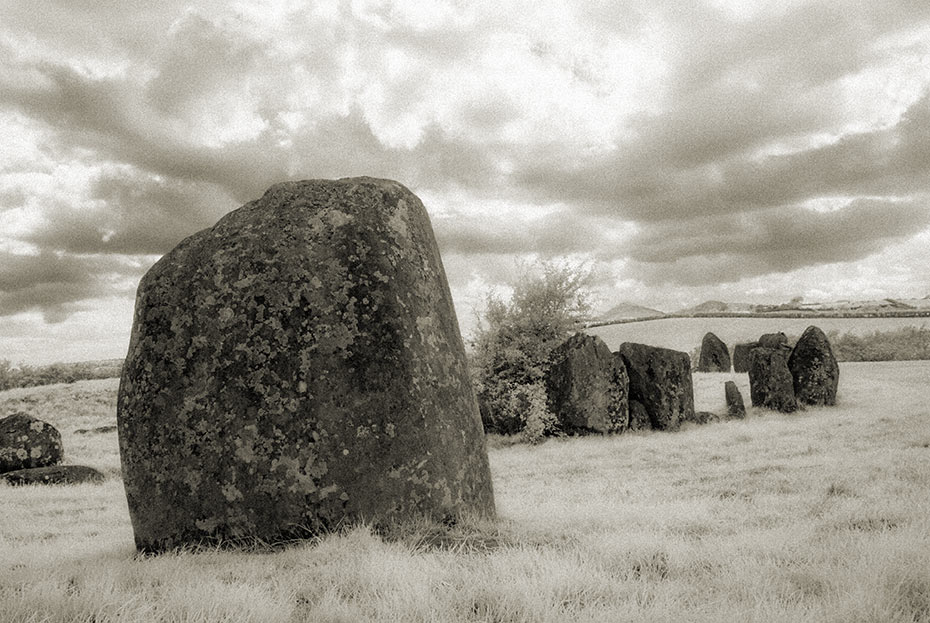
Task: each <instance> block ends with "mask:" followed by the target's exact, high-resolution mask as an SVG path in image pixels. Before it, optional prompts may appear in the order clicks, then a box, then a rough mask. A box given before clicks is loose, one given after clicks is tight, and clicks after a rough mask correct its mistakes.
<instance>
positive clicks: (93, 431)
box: [74, 426, 116, 435]
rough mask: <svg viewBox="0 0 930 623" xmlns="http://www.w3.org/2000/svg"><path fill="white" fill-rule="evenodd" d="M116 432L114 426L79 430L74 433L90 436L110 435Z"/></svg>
mask: <svg viewBox="0 0 930 623" xmlns="http://www.w3.org/2000/svg"><path fill="white" fill-rule="evenodd" d="M115 431H116V426H98V427H96V428H79V429H77V430H76V431H74V434H75V435H91V434H94V435H96V434H102V433H112V432H115Z"/></svg>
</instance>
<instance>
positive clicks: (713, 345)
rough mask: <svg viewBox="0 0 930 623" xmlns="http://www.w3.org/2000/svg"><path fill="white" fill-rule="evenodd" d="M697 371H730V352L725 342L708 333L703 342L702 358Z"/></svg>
mask: <svg viewBox="0 0 930 623" xmlns="http://www.w3.org/2000/svg"><path fill="white" fill-rule="evenodd" d="M697 369H698V372H729V371H730V351H729V350H727V345H726V344H724V343H723V340H721V339H720V338H719V337H717V336H716V335H714V334H713V333H707V334H706V335H705V336H704V339H703V340H701V356H700V358H699V360H698V367H697Z"/></svg>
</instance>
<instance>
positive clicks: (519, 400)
mask: <svg viewBox="0 0 930 623" xmlns="http://www.w3.org/2000/svg"><path fill="white" fill-rule="evenodd" d="M590 277H591V272H590V270H588V269H587V268H585V267H579V266H572V265H567V264H556V263H551V262H545V263H541V264H538V265H536V266H534V267H532V268H530V269H528V270H526V271H524V273H523V274H522V275H521V276H520V278H519V279H518V280H517V281H516V283H514V284H513V295H512V296H511V298H510V300H508V301H505V300H503V299H502V298H500V297H499V296H498V295H496V294H494V293H491V294H489V295H488V298H487V306H486V309H485V313H484V317H483V318H479V324H478V329H477V330H476V332H475V336H474V339H473V340H472V344H471V346H472V351H473V352H472V374H473V379H474V382H475V389H476V392H477V394H478V398H479V400H480V401H481V403H482V406H483V418H482V419H483V421H484V424H485V429H486V430H487V431H488V432H496V433H503V434H514V433H517V432H520V431H525V433H524V435H525V436H526V437H527V439H529V440H532V441H536V440H538V439H540V438H541V437H542V436H543V435H545V434H551V433H553V432H555V417H554V416H553V415H552V414H551V413H549V411H548V408H547V406H546V397H545V396H546V392H545V387H544V379H545V376H546V372H547V371H548V368H549V365H550V361H549V356H550V354H551V352H552V350H553V349H554V348H555V347H556V346H558V345H559V344H561V343H562V342H563V341H564V340H565V339H566V338H567V337H568V335H569V334H570V333H571V332H572V331H574V330H577V329H578V328H580V326H581V323H582V321H583V319H584V318H585V316H586V314H588V312H589V311H590V308H591V306H590V302H589V299H588V290H587V284H588V283H589V280H590Z"/></svg>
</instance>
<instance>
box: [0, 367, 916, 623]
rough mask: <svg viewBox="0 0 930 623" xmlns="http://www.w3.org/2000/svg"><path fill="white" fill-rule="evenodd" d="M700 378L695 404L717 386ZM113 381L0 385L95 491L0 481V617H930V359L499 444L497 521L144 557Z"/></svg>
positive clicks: (495, 459)
mask: <svg viewBox="0 0 930 623" xmlns="http://www.w3.org/2000/svg"><path fill="white" fill-rule="evenodd" d="M730 378H733V379H736V380H737V381H738V384H739V385H740V387H741V389H742V391H743V395H744V397H745V398H746V400H747V402H748V397H749V396H748V387H747V384H748V382H747V380H746V377H745V375H731V374H695V402H696V407H697V408H698V409H701V410H712V411H716V410H720V409H722V408H723V382H724V381H725V380H728V379H730ZM116 385H117V381H116V379H108V380H100V381H82V382H78V383H75V384H72V385H52V386H45V387H35V388H28V389H16V390H10V391H6V392H0V414H6V413H8V412H10V411H15V410H23V411H26V412H28V413H31V414H33V415H35V416H37V417H40V418H42V419H45V420H47V421H50V422H52V423H53V424H55V425H56V426H57V427H58V428H59V429H60V430H61V431H62V434H63V438H64V445H65V452H66V461H67V462H72V463H82V464H87V465H91V466H94V467H97V468H99V469H102V470H103V471H104V472H105V473H106V474H107V475H108V478H107V480H106V481H105V482H104V483H103V484H101V485H82V486H74V487H50V488H41V487H24V488H13V487H8V486H5V485H0V620H2V621H4V622H5V623H6V622H7V621H9V622H10V623H25V622H30V623H33V622H39V621H55V622H59V621H60V622H65V621H67V622H72V621H87V622H90V621H95V622H104V621H166V622H167V621H190V622H194V621H255V622H262V623H264V622H269V623H274V622H282V621H294V622H297V621H315V622H336V621H341V622H350V621H351V622H355V621H488V622H490V621H501V622H503V621H566V622H568V621H592V622H593V621H669V622H672V621H674V622H680V621H707V622H714V623H716V622H719V621H760V622H761V621H765V622H778V621H784V622H788V621H791V622H795V621H830V622H836V623H840V622H842V623H853V622H866V621H872V622H876V623H877V622H882V623H886V622H900V623H904V622H907V623H913V622H915V621H916V622H920V621H930V404H928V400H927V387H928V386H930V362H889V363H845V364H841V378H840V390H839V405H838V406H836V407H834V408H816V409H808V410H807V411H804V412H802V413H799V414H795V415H780V414H775V413H769V412H765V413H763V412H760V411H758V410H755V409H751V410H750V416H749V418H748V419H746V420H743V421H728V422H723V423H716V424H708V425H705V426H689V427H686V428H685V429H684V430H682V431H679V432H675V433H661V432H643V433H637V434H634V435H621V436H618V437H609V438H592V437H588V438H571V439H554V440H550V441H547V442H545V443H543V444H541V445H538V446H528V445H522V444H517V445H503V444H499V443H495V444H494V445H495V447H493V448H492V449H491V450H490V459H491V466H492V472H493V476H494V485H495V490H496V495H497V502H498V509H499V515H500V517H499V520H498V521H497V522H495V523H491V522H485V523H477V524H472V525H467V526H459V527H455V528H444V527H441V526H435V525H420V526H411V527H409V528H408V529H407V530H405V531H400V532H397V533H395V534H392V535H389V536H388V537H387V538H385V537H382V536H378V535H376V534H373V533H372V531H371V530H370V529H368V528H367V527H364V526H362V527H355V528H351V529H347V530H345V531H344V532H342V533H340V534H334V535H329V536H326V537H323V538H320V539H318V540H316V541H312V542H306V543H303V544H299V545H295V546H292V547H288V548H284V549H279V550H275V551H270V550H269V551H255V552H229V551H213V550H211V551H206V552H200V553H191V552H185V553H178V554H170V555H163V556H157V557H140V556H137V555H136V554H135V551H134V549H133V545H132V532H131V528H130V525H129V519H128V514H127V510H126V503H125V498H124V497H123V491H122V484H121V482H120V480H119V459H118V454H117V445H116V434H115V433H113V432H108V433H99V434H93V433H92V434H77V433H75V432H74V431H75V430H76V429H90V428H94V427H97V426H104V425H109V424H113V423H114V422H115V395H116Z"/></svg>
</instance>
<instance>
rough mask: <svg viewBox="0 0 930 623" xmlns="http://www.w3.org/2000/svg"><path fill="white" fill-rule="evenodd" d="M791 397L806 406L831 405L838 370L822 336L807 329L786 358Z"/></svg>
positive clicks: (834, 395)
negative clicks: (791, 391)
mask: <svg viewBox="0 0 930 623" xmlns="http://www.w3.org/2000/svg"><path fill="white" fill-rule="evenodd" d="M788 369H789V370H791V377H792V380H793V382H794V395H795V396H796V397H797V399H798V401H799V402H801V403H803V404H808V405H835V404H836V388H837V386H838V385H839V381H840V367H839V365H838V364H837V363H836V357H835V356H834V355H833V348H831V347H830V341H829V340H828V339H827V336H826V335H824V332H823V331H821V330H820V329H819V328H818V327H815V326H813V325H811V326H809V327H807V329H805V330H804V333H803V334H802V335H801V337H800V339H798V343H797V344H795V346H794V350H793V351H791V356H790V357H789V358H788Z"/></svg>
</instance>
